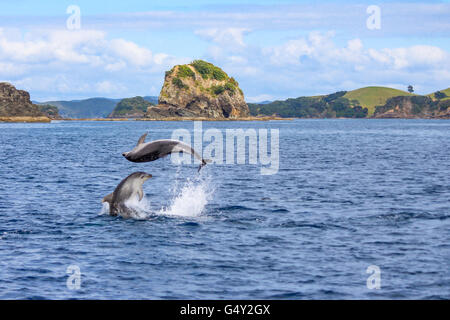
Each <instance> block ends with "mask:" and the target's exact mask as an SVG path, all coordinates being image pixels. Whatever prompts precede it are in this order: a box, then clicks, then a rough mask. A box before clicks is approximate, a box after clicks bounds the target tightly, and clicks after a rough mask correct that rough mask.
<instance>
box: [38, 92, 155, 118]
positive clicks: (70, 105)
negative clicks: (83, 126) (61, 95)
mask: <svg viewBox="0 0 450 320" xmlns="http://www.w3.org/2000/svg"><path fill="white" fill-rule="evenodd" d="M143 99H144V100H146V101H149V102H152V103H156V102H157V97H154V96H146V97H143ZM121 100H122V99H110V98H89V99H83V100H70V101H64V100H60V101H45V102H36V103H37V104H41V105H53V106H56V107H58V109H59V113H60V115H61V116H62V117H64V118H105V117H107V116H108V115H109V114H111V112H112V111H113V110H114V107H115V106H116V104H117V103H118V102H120V101H121Z"/></svg>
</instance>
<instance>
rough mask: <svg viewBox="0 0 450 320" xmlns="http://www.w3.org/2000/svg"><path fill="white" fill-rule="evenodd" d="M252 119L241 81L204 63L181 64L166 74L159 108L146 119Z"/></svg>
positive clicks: (148, 110) (149, 110) (148, 114)
mask: <svg viewBox="0 0 450 320" xmlns="http://www.w3.org/2000/svg"><path fill="white" fill-rule="evenodd" d="M247 116H249V109H248V106H247V103H246V102H245V100H244V94H243V92H242V90H241V89H240V88H239V84H238V83H237V81H236V80H235V79H234V78H232V77H229V76H228V75H227V74H226V73H225V72H224V71H223V70H222V69H220V68H219V67H216V66H214V65H213V64H211V63H208V62H206V61H202V60H195V61H193V62H192V63H190V64H185V65H177V66H175V67H173V68H172V69H171V70H170V71H167V72H166V75H165V79H164V84H163V87H162V89H161V93H160V95H159V99H158V105H157V106H154V107H149V108H148V109H147V113H146V117H148V118H153V119H161V118H165V117H206V118H240V117H247Z"/></svg>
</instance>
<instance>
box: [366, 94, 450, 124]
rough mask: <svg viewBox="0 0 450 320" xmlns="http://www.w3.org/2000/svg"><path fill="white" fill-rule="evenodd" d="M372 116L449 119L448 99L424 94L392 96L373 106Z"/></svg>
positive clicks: (449, 100) (449, 105)
mask: <svg viewBox="0 0 450 320" xmlns="http://www.w3.org/2000/svg"><path fill="white" fill-rule="evenodd" d="M373 117H374V118H402V119H450V99H445V100H432V99H431V98H430V97H426V96H406V97H405V96H401V97H393V98H390V99H388V100H387V101H386V104H385V105H383V106H377V107H376V108H375V113H374V115H373Z"/></svg>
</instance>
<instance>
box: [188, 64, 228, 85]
mask: <svg viewBox="0 0 450 320" xmlns="http://www.w3.org/2000/svg"><path fill="white" fill-rule="evenodd" d="M191 65H192V66H193V67H194V68H195V70H197V72H198V73H200V75H201V76H202V78H203V79H211V78H212V79H216V80H218V81H223V80H226V79H228V76H227V74H226V73H225V72H224V71H223V70H222V69H220V68H219V67H216V66H215V65H213V64H212V63H209V62H206V61H203V60H194V61H192V63H191Z"/></svg>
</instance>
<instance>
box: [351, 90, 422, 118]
mask: <svg viewBox="0 0 450 320" xmlns="http://www.w3.org/2000/svg"><path fill="white" fill-rule="evenodd" d="M413 95H414V94H413V93H409V92H406V91H402V90H398V89H393V88H388V87H364V88H360V89H356V90H352V91H348V92H347V93H346V94H345V95H344V98H347V99H349V100H358V101H359V103H360V104H361V106H362V107H364V108H367V109H368V111H369V116H370V115H372V114H373V113H374V111H375V106H380V105H384V104H385V103H386V101H387V100H388V99H389V98H392V97H397V96H413Z"/></svg>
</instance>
